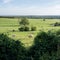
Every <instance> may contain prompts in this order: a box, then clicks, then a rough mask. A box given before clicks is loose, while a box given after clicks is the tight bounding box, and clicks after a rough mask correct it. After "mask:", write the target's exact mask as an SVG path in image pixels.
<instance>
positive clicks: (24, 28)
mask: <svg viewBox="0 0 60 60" xmlns="http://www.w3.org/2000/svg"><path fill="white" fill-rule="evenodd" d="M19 31H29V27H28V26H22V27H20V28H19Z"/></svg>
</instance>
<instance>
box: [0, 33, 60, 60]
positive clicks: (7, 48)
mask: <svg viewBox="0 0 60 60" xmlns="http://www.w3.org/2000/svg"><path fill="white" fill-rule="evenodd" d="M59 40H60V37H59V36H58V35H56V34H55V33H52V32H40V33H38V34H37V36H36V37H35V39H34V44H33V45H32V46H31V47H30V48H28V49H26V48H25V47H24V45H23V44H22V43H21V42H20V41H18V40H16V41H15V40H13V39H11V38H9V37H7V35H4V34H0V59H1V60H57V59H59V58H58V56H57V52H58V48H59V47H58V41H59Z"/></svg>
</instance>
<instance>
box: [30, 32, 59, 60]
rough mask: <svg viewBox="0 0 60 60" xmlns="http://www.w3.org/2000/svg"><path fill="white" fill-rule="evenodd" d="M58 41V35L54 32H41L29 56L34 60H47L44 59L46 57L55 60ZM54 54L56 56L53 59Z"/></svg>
mask: <svg viewBox="0 0 60 60" xmlns="http://www.w3.org/2000/svg"><path fill="white" fill-rule="evenodd" d="M58 40H59V38H58V37H57V35H56V34H53V33H52V32H40V33H39V34H38V35H37V36H36V37H35V39H34V44H33V46H32V47H31V48H30V51H29V55H31V56H32V58H33V59H34V60H40V58H41V57H43V60H45V58H44V57H45V56H46V55H47V57H49V56H50V57H51V58H49V59H48V60H53V59H54V56H56V52H57V44H58ZM45 54H46V55H45ZM53 54H54V56H53V57H52V55H53ZM44 55H45V56H44ZM47 57H46V60H47Z"/></svg>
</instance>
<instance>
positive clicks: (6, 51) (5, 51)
mask: <svg viewBox="0 0 60 60" xmlns="http://www.w3.org/2000/svg"><path fill="white" fill-rule="evenodd" d="M25 58H26V49H25V48H24V47H23V45H22V43H21V42H20V41H18V40H17V41H15V40H13V39H11V38H9V37H8V36H7V35H4V34H0V60H25Z"/></svg>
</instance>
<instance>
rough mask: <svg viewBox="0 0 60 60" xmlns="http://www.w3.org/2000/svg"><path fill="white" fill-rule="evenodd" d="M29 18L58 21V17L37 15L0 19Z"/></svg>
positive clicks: (59, 17)
mask: <svg viewBox="0 0 60 60" xmlns="http://www.w3.org/2000/svg"><path fill="white" fill-rule="evenodd" d="M24 17H26V18H29V19H60V16H52V15H51V16H38V15H35V16H34V15H30V16H28V15H27V16H0V18H24Z"/></svg>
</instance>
